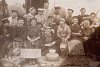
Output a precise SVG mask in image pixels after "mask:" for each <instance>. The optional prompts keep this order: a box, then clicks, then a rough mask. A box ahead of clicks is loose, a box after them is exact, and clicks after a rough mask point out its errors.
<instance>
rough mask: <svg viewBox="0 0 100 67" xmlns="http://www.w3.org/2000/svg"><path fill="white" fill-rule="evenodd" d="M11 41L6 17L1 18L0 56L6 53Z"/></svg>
mask: <svg viewBox="0 0 100 67" xmlns="http://www.w3.org/2000/svg"><path fill="white" fill-rule="evenodd" d="M11 41H12V35H11V28H10V27H9V21H8V19H3V20H2V25H1V26H0V44H1V45H0V58H2V57H5V55H7V51H8V46H9V45H10V43H11Z"/></svg>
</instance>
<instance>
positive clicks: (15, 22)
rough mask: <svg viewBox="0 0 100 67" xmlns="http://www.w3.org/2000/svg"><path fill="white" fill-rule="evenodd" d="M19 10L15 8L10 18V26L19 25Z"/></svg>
mask: <svg viewBox="0 0 100 67" xmlns="http://www.w3.org/2000/svg"><path fill="white" fill-rule="evenodd" d="M17 14H18V12H17V11H15V10H12V15H11V17H9V18H8V20H9V21H10V22H9V25H10V26H17V25H18V17H17Z"/></svg>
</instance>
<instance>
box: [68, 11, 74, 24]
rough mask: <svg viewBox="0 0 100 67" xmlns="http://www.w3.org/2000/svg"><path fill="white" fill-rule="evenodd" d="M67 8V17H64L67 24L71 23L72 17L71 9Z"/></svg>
mask: <svg viewBox="0 0 100 67" xmlns="http://www.w3.org/2000/svg"><path fill="white" fill-rule="evenodd" d="M67 10H68V18H67V19H66V23H67V25H69V26H70V25H71V24H72V17H73V12H74V10H73V9H67Z"/></svg>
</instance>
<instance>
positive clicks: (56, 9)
mask: <svg viewBox="0 0 100 67" xmlns="http://www.w3.org/2000/svg"><path fill="white" fill-rule="evenodd" d="M60 10H61V8H60V7H59V6H58V7H55V12H54V13H53V18H54V21H55V22H56V24H57V25H58V24H59V19H60V18H61V15H60Z"/></svg>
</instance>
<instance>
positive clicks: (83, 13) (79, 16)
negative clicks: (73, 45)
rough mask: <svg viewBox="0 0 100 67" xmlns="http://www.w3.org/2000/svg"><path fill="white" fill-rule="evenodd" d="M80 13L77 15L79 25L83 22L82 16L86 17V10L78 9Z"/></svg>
mask: <svg viewBox="0 0 100 67" xmlns="http://www.w3.org/2000/svg"><path fill="white" fill-rule="evenodd" d="M80 12H81V14H80V15H78V20H79V23H78V24H81V22H82V21H83V17H84V16H87V14H86V9H85V8H81V9H80Z"/></svg>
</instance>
